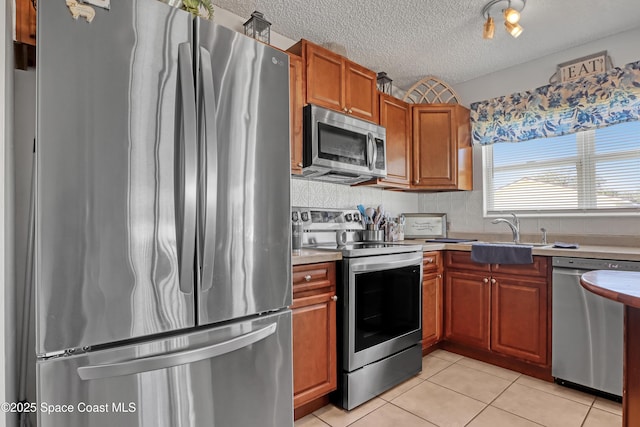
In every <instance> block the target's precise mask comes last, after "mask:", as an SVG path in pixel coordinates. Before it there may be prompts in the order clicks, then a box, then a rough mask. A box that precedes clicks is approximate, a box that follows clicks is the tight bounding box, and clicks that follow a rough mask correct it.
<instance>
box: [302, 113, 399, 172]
mask: <svg viewBox="0 0 640 427" xmlns="http://www.w3.org/2000/svg"><path fill="white" fill-rule="evenodd" d="M303 117H304V123H303V130H304V140H303V156H302V157H303V161H302V174H303V176H305V177H308V178H312V179H315V180H321V181H329V182H336V183H341V184H357V183H359V182H363V181H368V180H370V179H373V178H384V177H386V176H387V158H386V154H387V145H386V130H385V128H383V127H381V126H378V125H376V124H374V123H370V122H367V121H364V120H360V119H357V118H355V117H351V116H347V115H345V114H342V113H338V112H336V111H332V110H328V109H326V108H322V107H318V106H317V105H307V106H306V107H304V114H303Z"/></svg>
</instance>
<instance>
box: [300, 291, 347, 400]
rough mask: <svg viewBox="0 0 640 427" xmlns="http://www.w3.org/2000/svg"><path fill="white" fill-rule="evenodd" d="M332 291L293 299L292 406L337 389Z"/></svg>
mask: <svg viewBox="0 0 640 427" xmlns="http://www.w3.org/2000/svg"><path fill="white" fill-rule="evenodd" d="M334 296H335V292H330V293H325V294H320V295H314V296H309V297H304V298H296V299H294V300H293V307H292V312H293V406H294V408H298V407H300V406H301V405H304V404H305V403H308V402H310V401H312V400H314V399H316V398H318V397H321V396H324V395H325V394H328V393H329V392H331V391H333V390H335V389H336V386H337V372H336V369H337V368H336V357H337V356H336V302H335V301H334V300H333V297H334Z"/></svg>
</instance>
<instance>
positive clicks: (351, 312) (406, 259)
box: [342, 252, 422, 372]
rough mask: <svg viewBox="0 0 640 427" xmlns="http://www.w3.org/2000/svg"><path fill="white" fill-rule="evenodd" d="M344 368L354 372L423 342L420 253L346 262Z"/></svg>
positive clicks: (345, 260) (351, 259) (381, 256)
mask: <svg viewBox="0 0 640 427" xmlns="http://www.w3.org/2000/svg"><path fill="white" fill-rule="evenodd" d="M343 262H344V271H343V274H344V279H345V281H344V283H345V284H346V286H345V289H344V291H345V299H344V308H343V309H344V310H345V312H344V313H343V319H345V322H344V323H343V325H342V328H343V331H342V332H343V349H345V351H344V352H343V356H342V357H343V361H342V363H343V366H344V367H345V370H347V371H349V372H350V371H353V370H355V369H358V368H361V367H363V366H365V365H367V364H369V363H372V362H375V361H378V360H381V359H383V358H385V357H387V356H390V355H392V354H395V353H397V352H399V351H401V350H404V349H406V348H408V347H411V346H413V345H415V344H416V343H418V342H419V341H420V339H421V338H422V322H421V319H422V253H421V252H411V253H404V254H394V255H378V256H369V257H362V258H346V259H344V261H343Z"/></svg>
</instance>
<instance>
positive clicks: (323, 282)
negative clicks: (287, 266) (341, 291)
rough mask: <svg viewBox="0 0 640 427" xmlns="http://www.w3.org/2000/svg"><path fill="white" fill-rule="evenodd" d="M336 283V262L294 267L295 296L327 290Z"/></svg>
mask: <svg viewBox="0 0 640 427" xmlns="http://www.w3.org/2000/svg"><path fill="white" fill-rule="evenodd" d="M335 285H336V263H335V262H323V263H318V264H304V265H295V266H294V267H293V297H294V298H296V297H304V296H307V295H309V294H313V293H316V292H326V291H327V289H331V288H333V289H334V290H335Z"/></svg>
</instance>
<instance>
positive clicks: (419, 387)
mask: <svg viewBox="0 0 640 427" xmlns="http://www.w3.org/2000/svg"><path fill="white" fill-rule="evenodd" d="M621 425H622V405H620V404H618V403H615V402H612V401H610V400H606V399H602V398H599V397H595V396H592V395H590V394H586V393H582V392H579V391H576V390H572V389H569V388H566V387H562V386H559V385H557V384H554V383H549V382H546V381H542V380H538V379H536V378H532V377H529V376H527V375H522V374H519V373H518V372H514V371H510V370H508V369H503V368H499V367H497V366H493V365H489V364H487V363H483V362H480V361H477V360H473V359H469V358H466V357H462V356H460V355H457V354H454V353H449V352H446V351H443V350H436V351H434V352H433V353H431V354H429V355H428V356H426V357H424V358H423V359H422V372H421V373H420V375H418V376H416V377H414V378H411V379H410V380H408V381H406V382H404V383H402V384H400V385H398V386H397V387H395V388H394V389H392V390H389V391H387V392H386V393H384V394H382V395H380V396H378V397H377V398H375V399H373V400H370V401H369V402H367V403H365V404H363V405H361V406H359V407H357V408H356V409H354V410H352V411H349V412H347V411H344V410H342V409H338V408H336V407H334V406H332V405H328V406H325V407H324V408H320V409H318V410H317V411H315V412H314V413H313V414H310V415H308V416H306V417H304V418H302V419H300V420H298V421H296V423H295V427H327V426H331V427H346V426H353V427H433V426H438V427H456V426H469V427H535V426H548V427H556V426H557V427H573V426H575V427H620V426H621Z"/></svg>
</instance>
